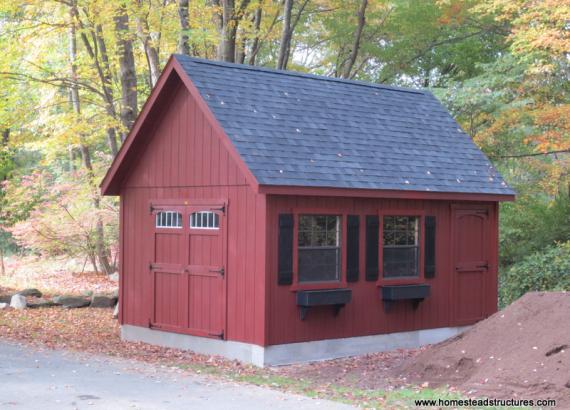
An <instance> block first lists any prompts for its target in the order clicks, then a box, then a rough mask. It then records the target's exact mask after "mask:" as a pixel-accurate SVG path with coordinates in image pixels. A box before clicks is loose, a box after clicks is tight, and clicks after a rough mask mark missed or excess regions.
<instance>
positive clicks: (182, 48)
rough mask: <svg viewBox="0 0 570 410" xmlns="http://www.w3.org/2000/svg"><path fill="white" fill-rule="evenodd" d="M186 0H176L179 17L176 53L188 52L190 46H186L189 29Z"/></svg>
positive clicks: (187, 53)
mask: <svg viewBox="0 0 570 410" xmlns="http://www.w3.org/2000/svg"><path fill="white" fill-rule="evenodd" d="M188 8H189V4H188V0H178V17H179V19H180V35H179V36H178V50H177V51H178V53H179V54H186V55H189V54H190V47H189V46H188V30H189V29H190V23H189V15H188Z"/></svg>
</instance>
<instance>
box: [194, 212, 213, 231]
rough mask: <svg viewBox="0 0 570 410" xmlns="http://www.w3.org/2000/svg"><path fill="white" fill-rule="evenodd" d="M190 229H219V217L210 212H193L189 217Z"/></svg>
mask: <svg viewBox="0 0 570 410" xmlns="http://www.w3.org/2000/svg"><path fill="white" fill-rule="evenodd" d="M190 228H197V229H220V215H218V214H217V213H215V212H212V211H200V212H194V213H193V214H192V215H190Z"/></svg>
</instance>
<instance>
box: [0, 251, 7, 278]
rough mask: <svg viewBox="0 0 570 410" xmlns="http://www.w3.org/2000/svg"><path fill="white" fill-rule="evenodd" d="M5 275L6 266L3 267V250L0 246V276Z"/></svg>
mask: <svg viewBox="0 0 570 410" xmlns="http://www.w3.org/2000/svg"><path fill="white" fill-rule="evenodd" d="M5 274H6V266H4V248H3V247H2V246H0V275H2V276H4V275H5Z"/></svg>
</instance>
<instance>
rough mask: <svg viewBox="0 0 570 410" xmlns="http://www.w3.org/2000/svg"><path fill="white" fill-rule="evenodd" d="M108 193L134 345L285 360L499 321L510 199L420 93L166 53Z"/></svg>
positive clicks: (424, 338)
mask: <svg viewBox="0 0 570 410" xmlns="http://www.w3.org/2000/svg"><path fill="white" fill-rule="evenodd" d="M102 191H103V194H104V195H120V198H121V216H120V218H121V230H120V244H121V255H120V322H121V325H122V327H121V329H122V336H123V338H125V339H128V340H142V341H146V342H150V343H155V344H161V345H167V346H174V347H182V348H188V349H192V350H195V351H197V352H201V353H208V354H220V355H224V356H227V357H230V358H236V359H239V360H242V361H246V362H252V363H255V364H257V365H267V364H282V363H290V362H296V361H305V360H318V359H324V358H332V357H340V356H347V355H354V354H361V353H368V352H375V351H382V350H387V349H392V348H398V347H413V346H419V345H422V344H425V343H432V342H436V341H439V340H442V339H444V338H447V337H449V336H451V335H454V334H455V333H457V332H458V331H459V330H461V329H462V327H463V326H466V325H470V324H473V323H475V322H477V321H478V320H481V319H483V318H485V317H487V316H489V315H490V314H492V313H494V312H495V311H496V310H497V265H498V202H499V201H505V200H513V199H514V192H513V191H512V190H511V189H510V188H509V187H508V186H507V185H506V184H505V182H504V181H503V180H502V178H501V176H500V175H499V174H498V173H497V171H496V170H495V169H494V168H493V166H492V165H491V163H490V162H489V160H488V159H487V158H486V157H485V155H484V154H483V153H481V151H480V150H479V149H478V148H477V147H476V146H475V145H474V143H473V142H472V141H471V139H470V137H469V136H468V135H467V134H465V133H464V132H463V131H462V130H461V129H460V127H459V126H458V125H457V123H456V122H455V121H454V120H453V119H452V117H451V116H450V115H449V113H448V112H447V111H446V110H445V108H443V107H442V105H441V104H440V103H439V102H438V101H437V100H436V98H434V97H433V96H432V95H431V94H430V93H429V92H426V91H421V90H412V89H404V88H396V87H388V86H384V85H378V84H367V83H362V82H357V81H348V80H340V79H333V78H328V77H320V76H314V75H307V74H300V73H294V72H288V71H276V70H270V69H265V68H259V67H251V66H245V65H238V64H229V63H221V62H213V61H207V60H200V59H195V58H190V57H187V56H179V55H176V56H173V57H172V58H171V59H170V61H169V62H168V64H167V66H166V68H165V69H164V72H163V73H162V76H161V77H160V79H159V81H158V84H157V85H156V87H155V89H154V90H153V92H152V94H151V96H150V98H149V99H148V101H147V102H146V104H145V106H144V107H143V109H142V112H141V114H140V116H139V118H138V119H137V121H136V123H135V125H134V127H133V129H132V130H131V133H130V134H129V136H128V138H127V140H126V141H125V143H124V144H123V147H122V148H121V150H120V152H119V154H118V155H117V157H116V159H115V161H114V162H113V164H112V165H111V168H110V169H109V172H108V173H107V175H106V176H105V178H104V180H103V182H102Z"/></svg>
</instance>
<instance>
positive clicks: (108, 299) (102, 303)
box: [89, 294, 117, 308]
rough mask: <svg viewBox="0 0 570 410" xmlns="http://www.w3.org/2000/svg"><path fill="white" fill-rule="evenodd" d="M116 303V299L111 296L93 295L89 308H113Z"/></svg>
mask: <svg viewBox="0 0 570 410" xmlns="http://www.w3.org/2000/svg"><path fill="white" fill-rule="evenodd" d="M116 303H117V299H115V298H114V297H113V296H107V295H100V294H94V295H93V296H92V297H91V305H89V306H90V307H92V308H111V307H113V306H115V304H116Z"/></svg>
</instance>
